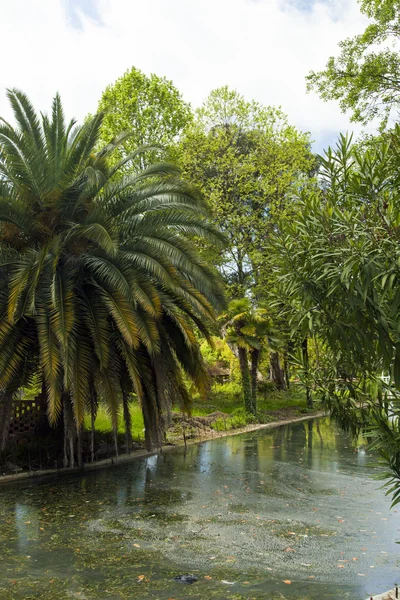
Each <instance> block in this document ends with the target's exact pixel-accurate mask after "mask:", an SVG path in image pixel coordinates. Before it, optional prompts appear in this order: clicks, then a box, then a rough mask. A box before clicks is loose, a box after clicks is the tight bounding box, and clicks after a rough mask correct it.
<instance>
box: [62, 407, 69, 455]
mask: <svg viewBox="0 0 400 600" xmlns="http://www.w3.org/2000/svg"><path fill="white" fill-rule="evenodd" d="M63 423H64V459H63V465H64V467H68V417H67V407H66V404H65V402H64V407H63Z"/></svg>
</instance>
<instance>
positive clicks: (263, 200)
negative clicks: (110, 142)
mask: <svg viewBox="0 0 400 600" xmlns="http://www.w3.org/2000/svg"><path fill="white" fill-rule="evenodd" d="M309 146H310V141H309V137H308V135H306V134H303V133H301V132H299V131H298V130H297V129H296V128H295V127H293V126H291V125H289V123H288V122H287V118H286V116H285V115H284V114H283V113H282V112H281V111H280V110H279V109H275V108H271V107H264V106H262V105H260V104H258V103H257V102H254V101H253V102H247V101H246V100H245V99H244V98H243V97H242V96H241V95H240V94H238V93H237V92H236V91H232V90H229V89H228V87H222V88H219V89H216V90H214V91H213V92H211V94H210V95H209V97H208V99H207V100H206V101H205V103H204V105H203V106H202V107H201V108H200V109H199V110H198V111H197V112H196V118H195V121H194V123H193V125H192V126H191V127H189V128H188V130H187V131H186V132H185V135H184V136H183V137H182V139H181V141H180V143H179V145H178V147H177V149H176V152H177V155H178V159H179V161H180V164H181V166H182V168H183V172H184V173H185V174H186V175H187V176H188V178H189V179H190V181H193V183H195V184H196V185H197V186H198V187H199V188H200V190H201V191H202V192H203V194H204V196H205V197H206V198H207V200H208V202H209V205H210V207H211V210H212V213H213V216H214V219H215V222H216V223H217V225H218V226H219V227H220V228H221V229H222V230H223V232H224V233H225V235H226V237H227V240H228V244H227V247H226V250H225V251H224V252H220V250H219V249H214V248H212V247H210V246H207V247H206V248H205V249H204V251H205V252H206V254H205V255H206V256H207V257H208V258H209V259H210V260H211V261H212V262H213V264H216V265H218V267H219V269H220V271H221V273H222V274H223V276H224V278H225V281H226V282H227V284H228V286H229V294H230V295H231V297H235V296H236V297H242V296H243V295H244V294H245V292H246V290H248V289H249V288H250V287H252V286H254V285H255V284H256V283H257V280H258V279H259V277H260V273H261V271H262V270H263V268H264V265H265V252H264V250H265V248H266V246H267V241H268V238H269V235H270V233H271V231H272V230H273V228H274V224H276V222H277V217H278V215H280V216H281V215H282V214H285V212H287V211H288V210H289V208H290V202H291V201H290V197H291V194H292V193H293V191H294V190H295V189H296V188H297V186H298V185H299V183H300V182H301V181H303V179H304V177H305V175H306V174H308V173H309V171H310V170H311V168H312V165H313V157H312V155H311V152H310V147H309ZM303 183H304V182H303Z"/></svg>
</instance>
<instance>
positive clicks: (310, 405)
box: [301, 337, 313, 408]
mask: <svg viewBox="0 0 400 600" xmlns="http://www.w3.org/2000/svg"><path fill="white" fill-rule="evenodd" d="M301 348H302V353H303V364H304V377H305V382H306V396H307V408H313V400H312V396H311V388H310V380H309V358H308V338H307V337H305V338H304V340H303V342H302V344H301Z"/></svg>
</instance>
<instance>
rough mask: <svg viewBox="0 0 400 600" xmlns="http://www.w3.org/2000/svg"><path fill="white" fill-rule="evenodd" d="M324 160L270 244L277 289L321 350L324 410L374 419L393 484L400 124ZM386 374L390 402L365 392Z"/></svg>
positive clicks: (295, 322) (399, 366)
mask: <svg viewBox="0 0 400 600" xmlns="http://www.w3.org/2000/svg"><path fill="white" fill-rule="evenodd" d="M320 161H321V173H320V176H321V186H319V187H317V186H316V187H315V189H314V190H313V191H310V190H307V191H304V192H303V193H302V194H301V196H300V198H299V206H298V214H297V217H296V218H295V219H293V220H292V221H286V222H285V223H283V224H282V226H281V230H280V233H279V235H278V236H277V240H276V242H275V251H276V256H277V270H278V276H279V278H280V283H281V287H280V292H281V294H282V297H284V298H285V301H286V306H287V307H290V315H291V321H292V326H293V328H294V329H298V330H300V331H301V332H302V334H303V335H304V334H305V333H306V332H308V333H309V335H311V336H313V337H314V338H316V339H319V340H320V341H321V342H322V343H323V344H324V351H325V358H324V361H319V362H318V363H317V368H316V369H315V371H314V373H313V374H312V375H313V377H314V386H315V387H317V389H318V392H319V393H320V395H321V397H322V399H323V401H324V403H325V405H326V406H327V407H328V408H329V409H330V410H331V411H332V412H333V413H334V414H336V415H337V416H339V417H340V418H341V420H342V422H343V423H344V424H347V425H348V424H355V425H357V424H358V425H360V424H363V425H366V424H367V423H368V422H369V421H368V420H367V417H368V418H369V419H371V417H372V420H373V422H374V423H375V428H374V430H373V431H371V432H370V435H371V436H373V438H374V439H375V441H376V444H377V447H378V448H379V450H380V451H381V454H382V456H383V457H384V458H385V460H386V461H387V462H388V463H389V466H390V467H391V468H392V469H393V472H394V475H393V477H394V479H392V478H391V479H390V482H391V485H392V486H393V485H396V486H397V485H398V483H397V484H395V479H396V478H398V465H399V461H400V446H399V444H398V440H399V423H400V420H399V415H400V410H399V406H400V404H399V391H400V329H399V322H400V192H399V190H400V188H399V175H398V173H399V166H400V127H399V126H396V127H395V129H394V130H393V131H392V132H391V133H390V135H387V136H385V137H379V138H377V139H376V140H375V141H373V140H370V142H369V144H368V146H367V148H366V149H364V150H362V149H361V148H360V145H359V144H353V142H352V139H351V138H349V137H345V136H341V137H340V139H339V142H338V144H337V147H336V149H335V150H332V149H329V150H328V151H327V152H326V154H325V156H324V157H321V158H320ZM382 372H387V373H389V374H390V378H391V382H392V384H393V386H395V388H396V389H397V392H396V391H393V393H394V397H393V398H392V400H391V402H390V403H389V401H388V399H387V397H386V399H385V389H384V390H383V392H384V393H383V394H382V393H381V392H379V390H377V389H375V390H372V389H371V387H370V383H371V381H372V382H373V381H377V380H379V377H380V375H381V374H382ZM380 387H381V386H380ZM387 392H388V389H386V396H387ZM396 440H397V442H396ZM396 489H397V488H396ZM390 490H391V491H393V490H392V488H390ZM396 498H397V499H399V494H397V496H395V499H396Z"/></svg>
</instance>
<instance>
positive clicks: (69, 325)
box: [0, 90, 223, 464]
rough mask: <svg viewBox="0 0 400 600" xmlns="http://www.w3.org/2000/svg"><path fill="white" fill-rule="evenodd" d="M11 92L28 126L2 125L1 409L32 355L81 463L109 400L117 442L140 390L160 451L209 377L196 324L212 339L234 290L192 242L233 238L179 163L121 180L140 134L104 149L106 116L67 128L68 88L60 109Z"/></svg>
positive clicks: (149, 435)
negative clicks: (172, 412)
mask: <svg viewBox="0 0 400 600" xmlns="http://www.w3.org/2000/svg"><path fill="white" fill-rule="evenodd" d="M8 98H9V100H10V103H11V105H12V109H13V112H14V116H15V120H16V122H17V127H16V128H14V127H12V126H11V125H10V124H9V123H7V122H5V121H4V120H3V121H2V122H1V124H0V269H1V276H2V284H3V285H2V288H3V289H2V290H1V295H0V309H1V314H2V319H1V323H0V382H1V384H0V386H1V388H0V391H1V393H2V395H3V400H2V401H1V404H2V406H3V407H5V406H7V405H8V404H9V403H10V401H11V400H10V398H12V394H13V391H12V390H13V389H15V386H19V385H21V382H22V381H25V380H26V379H27V378H29V376H30V372H31V371H32V367H31V365H29V368H28V367H27V365H26V362H27V357H29V360H30V362H31V363H33V365H34V367H33V370H36V371H37V372H39V373H40V374H41V376H42V380H43V383H44V385H45V389H46V395H47V410H48V417H49V421H50V423H52V424H55V423H56V422H57V421H58V420H59V419H60V418H61V417H63V421H64V429H65V441H64V452H65V457H66V456H67V452H68V446H69V462H70V464H74V444H75V442H76V443H77V447H78V461H80V460H81V459H80V456H81V452H80V448H81V431H82V423H83V417H84V414H85V411H87V410H89V411H90V412H91V413H92V414H93V413H94V412H95V410H96V406H97V402H98V398H100V399H102V401H103V402H105V403H106V405H107V407H108V409H109V411H110V414H111V417H112V422H113V429H114V437H115V442H116V432H117V422H118V410H119V407H120V405H121V401H122V400H121V398H122V397H124V398H125V400H124V402H126V394H127V392H128V390H130V389H133V390H134V391H135V392H136V393H137V395H138V398H139V400H140V402H141V405H142V409H143V414H144V421H145V427H146V439H147V444H148V446H149V447H150V446H154V445H158V444H159V443H160V438H161V437H162V432H163V430H164V429H163V428H164V425H165V422H166V421H165V418H164V413H168V410H169V408H170V404H171V398H172V394H171V392H170V389H169V388H171V389H172V388H173V391H174V394H177V398H178V399H179V398H181V399H182V402H185V401H186V400H185V390H184V389H183V388H184V386H183V385H182V384H181V379H180V378H181V370H182V369H183V370H184V371H185V372H187V373H188V375H189V376H190V377H192V379H193V380H194V382H195V383H196V384H197V385H198V386H199V387H200V388H202V389H204V387H205V385H206V379H205V369H204V368H203V367H202V363H201V359H200V356H199V352H198V349H197V340H196V337H195V333H194V332H195V329H199V330H200V331H202V332H203V333H204V334H206V335H207V334H208V326H209V325H208V324H209V323H210V322H212V320H213V319H214V318H215V313H214V310H215V308H216V307H219V306H220V305H221V303H222V302H223V293H222V289H221V285H220V283H219V280H218V278H217V276H216V274H215V272H214V270H213V269H212V268H210V267H209V266H208V265H207V264H206V263H205V262H204V261H203V260H202V259H201V258H200V257H199V255H198V253H197V252H196V249H195V248H194V246H193V243H192V237H193V236H198V237H200V238H205V239H207V240H209V241H212V243H216V244H220V243H221V235H220V234H219V232H218V231H217V230H216V229H215V228H214V227H213V226H212V225H211V224H210V222H209V221H208V211H207V206H206V204H205V202H204V200H203V199H202V198H201V197H200V196H199V195H198V194H197V193H196V192H195V191H194V190H193V189H192V188H191V187H190V186H189V185H188V184H186V183H185V182H183V181H182V180H181V179H180V177H179V173H178V171H177V169H176V168H175V167H174V166H173V165H170V164H166V163H159V164H154V165H151V166H150V167H148V168H147V169H146V170H144V171H141V172H139V173H131V174H129V175H121V169H123V168H124V167H125V166H126V165H128V164H129V162H130V161H131V160H133V158H134V157H135V156H137V154H138V153H139V152H143V151H145V150H146V149H139V150H138V151H136V152H134V153H132V154H131V155H129V156H127V157H125V158H124V159H123V160H121V161H119V162H118V163H117V164H116V165H115V166H113V167H110V166H109V165H108V157H109V156H110V155H111V154H112V152H113V151H114V150H115V149H116V148H117V147H118V146H119V145H120V144H121V143H123V141H124V140H125V139H126V137H127V136H128V135H129V134H127V133H123V134H121V135H120V136H118V137H117V138H115V139H114V140H112V141H110V143H109V144H108V145H107V146H106V147H104V148H102V149H101V150H100V151H96V144H97V142H98V138H99V130H100V127H101V123H102V115H101V114H97V115H95V116H94V117H92V118H90V119H88V120H87V121H86V122H85V123H84V124H83V125H81V126H76V125H75V122H74V121H70V122H69V123H66V122H65V119H64V113H63V108H62V104H61V100H60V98H59V96H58V95H57V96H56V97H55V98H54V101H53V106H52V114H51V116H50V117H49V116H46V115H40V116H39V115H38V114H37V113H36V112H35V111H34V109H33V107H32V105H31V103H30V102H29V100H28V98H27V97H26V96H25V95H24V94H23V93H22V92H20V91H17V90H11V91H8ZM166 349H167V350H166ZM194 361H198V364H193V363H194ZM127 378H128V381H129V380H130V384H129V382H128V381H127ZM167 392H168V393H167ZM4 398H7V400H4ZM124 406H125V405H124ZM92 420H93V419H92ZM4 427H5V426H4ZM4 427H3V433H4V430H5V429H4ZM67 438H68V440H69V444H68V443H67ZM128 445H129V443H128ZM116 448H117V443H116ZM92 451H93V445H92Z"/></svg>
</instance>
